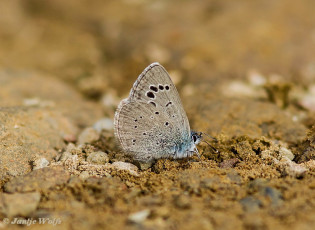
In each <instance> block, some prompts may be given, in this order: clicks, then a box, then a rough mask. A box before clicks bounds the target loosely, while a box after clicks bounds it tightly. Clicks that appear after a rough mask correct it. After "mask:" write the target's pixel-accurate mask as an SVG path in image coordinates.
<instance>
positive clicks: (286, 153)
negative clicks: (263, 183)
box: [279, 147, 294, 161]
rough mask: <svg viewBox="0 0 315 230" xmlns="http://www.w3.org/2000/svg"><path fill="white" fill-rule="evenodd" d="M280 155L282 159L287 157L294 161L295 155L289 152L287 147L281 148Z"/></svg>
mask: <svg viewBox="0 0 315 230" xmlns="http://www.w3.org/2000/svg"><path fill="white" fill-rule="evenodd" d="M279 153H280V156H281V157H286V158H288V159H289V160H291V161H292V160H293V159H294V154H293V153H292V152H291V150H289V149H287V148H285V147H281V148H280V150H279Z"/></svg>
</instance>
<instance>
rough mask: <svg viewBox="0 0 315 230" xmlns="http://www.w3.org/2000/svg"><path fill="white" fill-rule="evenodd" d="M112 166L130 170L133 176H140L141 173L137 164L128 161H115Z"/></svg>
mask: <svg viewBox="0 0 315 230" xmlns="http://www.w3.org/2000/svg"><path fill="white" fill-rule="evenodd" d="M112 166H113V167H114V168H115V169H117V170H125V171H128V172H129V173H130V175H133V176H139V173H138V168H137V166H135V165H133V164H131V163H127V162H122V161H117V162H114V163H113V164H112Z"/></svg>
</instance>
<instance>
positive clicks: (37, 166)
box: [33, 157, 49, 170]
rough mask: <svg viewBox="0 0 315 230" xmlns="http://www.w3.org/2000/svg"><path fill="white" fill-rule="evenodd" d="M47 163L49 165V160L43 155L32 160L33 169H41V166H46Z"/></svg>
mask: <svg viewBox="0 0 315 230" xmlns="http://www.w3.org/2000/svg"><path fill="white" fill-rule="evenodd" d="M48 165H49V161H48V160H47V159H46V158H44V157H42V158H38V159H36V160H34V162H33V170H36V169H41V168H44V167H47V166H48Z"/></svg>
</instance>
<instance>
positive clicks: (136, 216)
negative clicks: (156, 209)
mask: <svg viewBox="0 0 315 230" xmlns="http://www.w3.org/2000/svg"><path fill="white" fill-rule="evenodd" d="M150 213H151V211H150V210H149V209H145V210H142V211H140V212H136V213H133V214H130V215H129V216H128V221H129V222H130V223H135V224H140V223H142V222H143V221H145V220H146V219H147V218H148V217H149V215H150Z"/></svg>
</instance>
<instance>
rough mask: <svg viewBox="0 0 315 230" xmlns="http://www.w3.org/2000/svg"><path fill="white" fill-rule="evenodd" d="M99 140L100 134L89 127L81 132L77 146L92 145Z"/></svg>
mask: <svg viewBox="0 0 315 230" xmlns="http://www.w3.org/2000/svg"><path fill="white" fill-rule="evenodd" d="M99 138H100V134H99V133H98V132H97V131H96V130H95V129H93V128H91V127H89V128H86V129H84V130H83V131H82V133H81V134H80V135H79V138H78V144H79V145H81V144H86V143H92V142H93V141H97V140H98V139H99Z"/></svg>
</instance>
